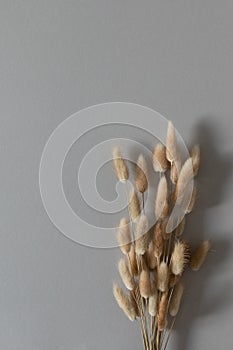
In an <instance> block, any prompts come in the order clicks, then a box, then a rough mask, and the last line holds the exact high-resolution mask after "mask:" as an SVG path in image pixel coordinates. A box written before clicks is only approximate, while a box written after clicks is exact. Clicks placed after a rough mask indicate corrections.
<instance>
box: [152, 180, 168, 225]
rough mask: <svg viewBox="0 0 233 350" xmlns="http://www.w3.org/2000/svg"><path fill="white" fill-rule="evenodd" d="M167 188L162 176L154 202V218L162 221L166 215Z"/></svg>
mask: <svg viewBox="0 0 233 350" xmlns="http://www.w3.org/2000/svg"><path fill="white" fill-rule="evenodd" d="M168 212H169V205H168V187H167V180H166V177H165V176H162V177H161V179H160V181H159V184H158V189H157V195H156V200H155V216H156V218H157V219H158V218H160V219H163V218H165V217H166V216H167V215H168Z"/></svg>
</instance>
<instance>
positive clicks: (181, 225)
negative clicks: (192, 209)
mask: <svg viewBox="0 0 233 350" xmlns="http://www.w3.org/2000/svg"><path fill="white" fill-rule="evenodd" d="M185 222H186V219H185V216H184V217H183V219H182V220H181V222H180V223H179V225H178V226H177V227H176V228H175V236H176V237H177V238H178V237H180V236H181V235H182V234H183V232H184V228H185Z"/></svg>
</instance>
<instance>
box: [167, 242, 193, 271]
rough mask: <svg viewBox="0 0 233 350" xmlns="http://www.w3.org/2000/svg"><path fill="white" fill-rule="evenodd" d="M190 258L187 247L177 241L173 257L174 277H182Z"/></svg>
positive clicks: (172, 268)
mask: <svg viewBox="0 0 233 350" xmlns="http://www.w3.org/2000/svg"><path fill="white" fill-rule="evenodd" d="M188 258H189V252H188V249H187V245H186V244H185V243H184V242H181V241H177V242H176V243H175V245H174V250H173V253H172V257H171V271H172V273H173V274H174V275H181V274H182V272H183V270H184V267H185V264H186V263H187V261H188Z"/></svg>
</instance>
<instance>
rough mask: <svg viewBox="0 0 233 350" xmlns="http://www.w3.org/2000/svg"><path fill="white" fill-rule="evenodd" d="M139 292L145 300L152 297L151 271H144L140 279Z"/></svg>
mask: <svg viewBox="0 0 233 350" xmlns="http://www.w3.org/2000/svg"><path fill="white" fill-rule="evenodd" d="M139 290H140V294H141V296H142V297H143V298H145V299H147V298H149V296H150V295H151V281H150V272H149V270H142V271H141V273H140V277H139Z"/></svg>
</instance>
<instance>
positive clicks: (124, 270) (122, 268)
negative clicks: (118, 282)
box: [118, 258, 135, 290]
mask: <svg viewBox="0 0 233 350" xmlns="http://www.w3.org/2000/svg"><path fill="white" fill-rule="evenodd" d="M118 270H119V274H120V276H121V279H122V281H123V283H124V285H125V286H126V288H127V289H129V290H133V289H134V287H135V283H134V279H133V276H132V275H131V273H130V271H129V267H128V264H127V263H126V261H125V259H124V258H122V259H120V261H119V263H118Z"/></svg>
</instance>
